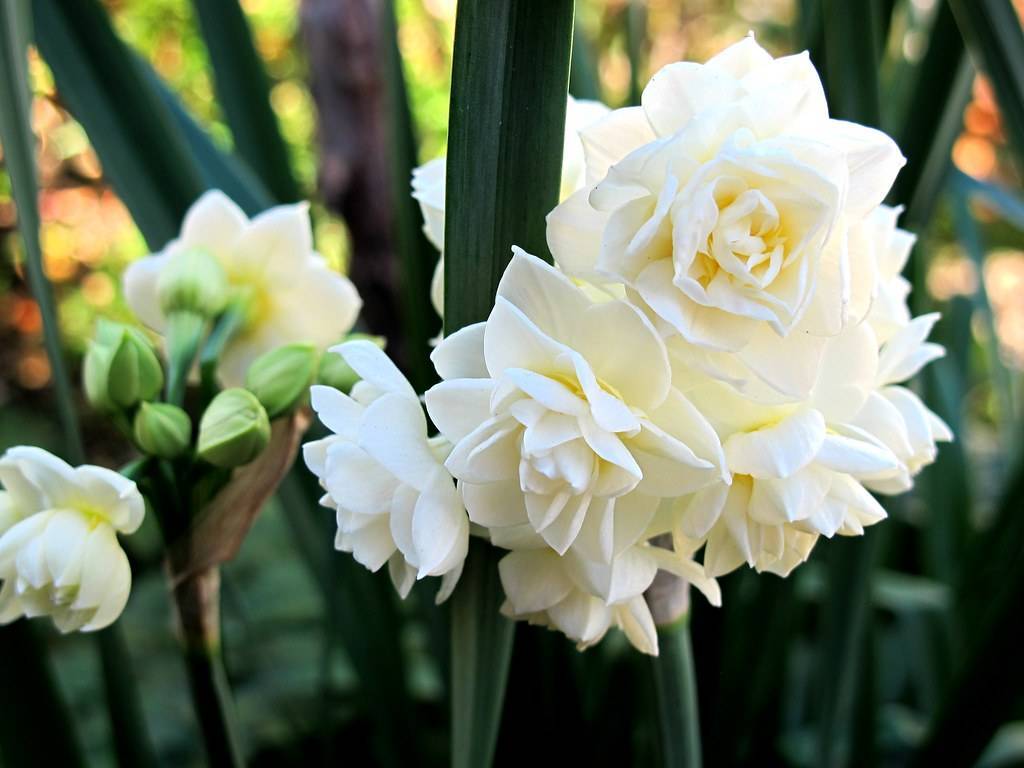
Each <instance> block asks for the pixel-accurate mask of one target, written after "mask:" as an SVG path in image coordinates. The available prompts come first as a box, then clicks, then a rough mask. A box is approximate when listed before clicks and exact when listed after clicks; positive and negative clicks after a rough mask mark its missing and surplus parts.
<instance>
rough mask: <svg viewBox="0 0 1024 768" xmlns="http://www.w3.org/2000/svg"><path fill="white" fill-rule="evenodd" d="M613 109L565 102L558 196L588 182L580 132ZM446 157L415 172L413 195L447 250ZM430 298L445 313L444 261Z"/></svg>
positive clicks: (429, 231) (430, 231)
mask: <svg viewBox="0 0 1024 768" xmlns="http://www.w3.org/2000/svg"><path fill="white" fill-rule="evenodd" d="M609 111H610V110H609V109H608V107H606V106H605V105H604V104H602V103H601V102H599V101H587V100H584V99H574V98H573V97H572V96H570V97H569V99H568V101H567V102H566V105H565V140H564V143H563V145H562V183H561V187H560V195H559V199H561V200H564V199H565V198H567V197H568V196H569V195H571V194H572V193H573V192H575V191H576V190H578V189H580V188H581V187H583V185H584V184H585V183H586V165H585V159H584V155H583V145H582V144H581V143H580V131H581V130H582V129H583V128H585V127H586V126H588V125H590V124H592V123H594V122H595V121H596V120H598V119H600V118H602V117H604V116H605V115H606V114H608V112H609ZM445 170H446V165H445V159H444V158H443V157H437V158H434V159H433V160H431V161H430V162H428V163H424V164H423V165H421V166H420V167H419V168H416V169H415V170H414V171H413V172H412V196H413V197H414V198H416V200H417V201H418V202H419V204H420V211H421V212H422V213H423V233H424V234H425V235H426V236H427V239H428V240H429V241H430V242H431V243H432V244H433V246H434V247H435V248H437V250H439V251H442V252H443V251H444V197H445V195H444V190H445ZM430 301H431V302H432V303H433V305H434V309H435V310H437V314H439V315H442V316H443V315H444V260H443V259H441V260H439V261H438V262H437V266H436V267H435V269H434V277H433V280H431V283H430Z"/></svg>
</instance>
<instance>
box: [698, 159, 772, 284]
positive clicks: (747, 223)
mask: <svg viewBox="0 0 1024 768" xmlns="http://www.w3.org/2000/svg"><path fill="white" fill-rule="evenodd" d="M713 200H714V202H715V204H716V206H717V209H718V213H717V217H716V220H715V222H714V224H713V225H712V227H711V230H710V231H709V232H708V235H707V240H706V242H705V244H704V246H703V247H702V248H700V249H699V250H698V252H697V259H696V261H695V263H694V265H695V267H696V270H695V274H694V275H693V276H694V277H695V278H696V279H697V280H698V282H700V283H701V284H702V285H703V286H704V287H705V288H707V286H708V285H709V284H710V283H711V282H712V281H713V280H714V279H715V278H716V277H717V276H718V275H719V273H721V272H723V271H724V272H725V273H726V274H727V275H728V276H729V277H731V278H732V279H733V280H734V281H735V282H738V283H740V284H742V285H744V286H749V287H752V288H759V289H763V288H765V287H766V286H768V285H769V284H771V282H772V281H773V280H774V279H775V278H776V277H777V276H778V274H779V271H780V270H781V269H782V267H783V266H785V254H786V251H785V245H786V233H785V229H784V227H783V226H782V221H781V217H780V215H779V210H778V208H777V207H776V206H775V204H774V203H773V202H772V201H771V200H770V199H768V197H767V196H765V194H764V193H763V192H761V191H760V190H757V189H750V188H748V187H747V185H746V183H745V182H744V181H743V180H742V179H739V178H736V177H725V178H721V179H718V180H717V181H716V184H715V189H714V191H713Z"/></svg>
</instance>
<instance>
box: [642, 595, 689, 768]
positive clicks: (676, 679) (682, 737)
mask: <svg viewBox="0 0 1024 768" xmlns="http://www.w3.org/2000/svg"><path fill="white" fill-rule="evenodd" d="M658 651H659V652H658V655H657V656H652V657H651V665H652V667H653V670H654V691H655V696H656V698H657V703H658V734H659V742H660V745H661V756H662V763H661V764H662V765H664V766H665V767H666V768H700V765H701V749H700V716H699V714H698V707H697V678H696V674H695V671H694V667H693V648H692V646H691V644H690V621H689V615H687V614H684V615H683V616H681V617H680V618H678V619H676V620H675V621H674V622H672V623H671V624H663V625H659V626H658Z"/></svg>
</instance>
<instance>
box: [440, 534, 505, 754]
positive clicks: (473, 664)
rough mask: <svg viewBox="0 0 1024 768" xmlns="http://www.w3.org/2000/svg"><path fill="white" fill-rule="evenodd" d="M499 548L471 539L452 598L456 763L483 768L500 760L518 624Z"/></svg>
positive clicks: (453, 721)
mask: <svg viewBox="0 0 1024 768" xmlns="http://www.w3.org/2000/svg"><path fill="white" fill-rule="evenodd" d="M499 557H500V554H499V552H498V550H496V549H495V548H493V547H491V546H490V545H489V544H486V543H485V542H483V541H482V540H479V539H474V540H473V541H471V542H470V547H469V555H468V556H467V557H466V565H465V568H464V570H463V572H462V578H461V580H460V583H459V587H458V589H456V590H455V594H454V595H453V596H452V603H451V605H452V608H451V610H452V625H451V628H452V659H451V668H452V766H453V768H478V767H479V768H482V767H483V766H488V765H490V764H491V762H492V761H493V759H494V747H495V745H496V744H497V741H498V726H499V725H500V723H501V710H502V705H503V704H504V701H505V685H506V683H507V682H508V667H509V662H510V661H511V660H512V637H513V629H514V628H515V625H514V624H513V623H512V622H511V621H509V620H508V619H506V618H505V617H504V616H502V615H501V613H500V611H499V609H500V608H501V601H502V599H503V595H502V591H501V585H500V584H499V581H498V559H499Z"/></svg>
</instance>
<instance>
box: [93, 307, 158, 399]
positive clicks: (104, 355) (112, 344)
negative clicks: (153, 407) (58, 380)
mask: <svg viewBox="0 0 1024 768" xmlns="http://www.w3.org/2000/svg"><path fill="white" fill-rule="evenodd" d="M82 375H83V379H84V385H85V395H86V397H87V398H88V400H89V403H90V404H91V405H92V406H93V407H94V408H96V409H97V410H100V411H104V412H107V413H109V412H113V411H118V410H121V409H125V408H131V407H132V406H133V405H135V404H136V403H138V402H139V401H140V400H152V399H153V398H154V397H156V396H157V395H158V394H159V392H160V389H161V387H163V385H164V372H163V369H162V368H161V367H160V361H159V360H158V359H157V356H156V353H155V352H154V351H153V347H152V345H151V344H150V343H149V340H148V339H147V338H146V337H145V335H143V333H142V332H141V331H140V330H138V329H137V328H131V327H129V326H127V325H121V324H120V323H114V322H110V321H109V320H100V321H99V324H98V325H97V326H96V336H95V338H94V339H93V340H92V341H91V342H90V343H89V350H88V351H87V352H86V355H85V363H84V365H83V368H82Z"/></svg>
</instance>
